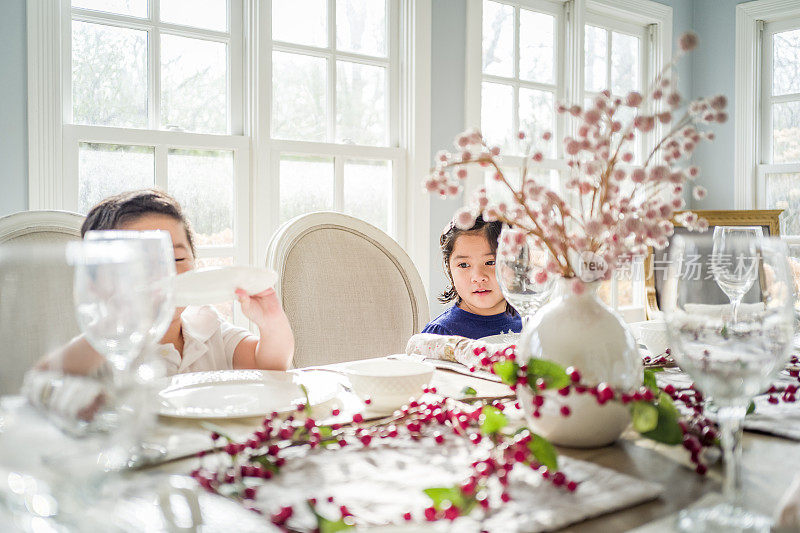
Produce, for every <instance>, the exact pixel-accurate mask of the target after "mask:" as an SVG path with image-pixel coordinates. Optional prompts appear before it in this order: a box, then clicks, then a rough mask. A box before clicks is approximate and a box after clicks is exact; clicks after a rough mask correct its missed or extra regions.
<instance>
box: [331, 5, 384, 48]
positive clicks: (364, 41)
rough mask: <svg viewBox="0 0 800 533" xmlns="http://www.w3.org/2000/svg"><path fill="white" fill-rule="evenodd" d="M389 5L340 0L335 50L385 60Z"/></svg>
mask: <svg viewBox="0 0 800 533" xmlns="http://www.w3.org/2000/svg"><path fill="white" fill-rule="evenodd" d="M386 28H387V25H386V2H385V1H380V0H338V1H337V2H336V48H338V49H339V50H345V51H347V52H357V53H359V54H368V55H374V56H383V57H386V55H387V50H386V41H387V39H386V36H387V34H386Z"/></svg>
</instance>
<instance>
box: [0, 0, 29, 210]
mask: <svg viewBox="0 0 800 533" xmlns="http://www.w3.org/2000/svg"><path fill="white" fill-rule="evenodd" d="M26 81H27V63H26V31H25V0H3V3H2V12H1V13H0V216H3V215H7V214H9V213H14V212H15V211H22V210H23V209H26V208H27V206H28V115H27V109H26V108H27V101H28V99H27V90H28V89H27V83H26Z"/></svg>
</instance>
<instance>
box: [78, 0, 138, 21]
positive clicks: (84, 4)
mask: <svg viewBox="0 0 800 533" xmlns="http://www.w3.org/2000/svg"><path fill="white" fill-rule="evenodd" d="M72 7H80V8H83V9H91V10H93V11H103V12H104V13H116V14H118V15H130V16H131V17H141V18H147V0H72Z"/></svg>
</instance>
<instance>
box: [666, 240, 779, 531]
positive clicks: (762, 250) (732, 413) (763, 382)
mask: <svg viewBox="0 0 800 533" xmlns="http://www.w3.org/2000/svg"><path fill="white" fill-rule="evenodd" d="M708 240H709V238H708V237H707V236H679V237H676V238H675V239H674V241H673V243H672V244H671V246H670V249H671V254H670V263H669V265H668V268H667V273H666V277H665V283H664V287H663V291H662V300H663V305H664V315H665V319H666V322H667V331H668V335H669V337H670V341H671V344H672V346H673V347H674V348H675V351H674V355H675V358H676V361H677V363H678V364H679V365H680V367H681V368H682V369H683V370H684V371H686V372H687V373H688V374H689V376H691V377H692V379H693V380H694V381H695V383H696V385H697V387H698V389H699V390H700V391H701V392H702V393H703V394H704V395H706V397H711V399H713V402H714V404H715V406H716V407H717V415H716V416H717V418H718V422H719V426H720V436H721V442H722V449H723V454H724V460H725V481H724V485H723V492H724V498H725V501H724V503H722V504H719V505H716V506H713V507H709V508H700V509H689V510H685V511H683V512H682V513H681V515H680V517H679V519H678V525H679V527H680V528H681V529H682V530H684V531H768V530H769V524H770V520H769V519H768V518H767V517H763V516H761V515H758V514H755V513H753V512H751V511H749V510H747V509H745V508H744V507H743V506H742V501H741V488H742V487H741V485H742V482H741V464H740V463H741V454H742V449H741V443H740V440H741V435H742V422H743V420H744V417H745V414H746V412H747V406H748V404H749V402H750V400H751V399H752V397H753V396H755V395H756V394H759V393H761V392H763V391H764V390H765V389H766V388H767V387H768V386H769V384H770V382H771V381H772V379H773V378H774V377H775V376H776V375H777V374H778V372H780V370H781V369H782V368H783V367H784V364H785V362H786V359H787V357H788V355H789V348H790V346H791V343H792V335H793V327H792V326H793V299H794V298H793V286H792V279H791V276H790V271H789V264H788V261H787V256H786V254H787V249H786V245H785V244H784V243H783V242H781V241H780V240H779V239H776V238H763V237H759V236H757V235H756V234H750V235H749V236H743V237H741V238H740V239H738V244H737V248H736V250H737V252H738V253H741V254H747V255H749V257H750V258H751V260H752V261H753V262H754V263H755V265H756V272H757V278H758V279H759V285H758V286H759V287H760V302H759V305H755V306H752V307H748V310H747V312H742V313H740V316H738V319H737V320H735V321H733V322H730V321H727V320H725V318H723V317H722V316H721V314H720V313H719V312H718V311H715V308H717V309H718V307H717V306H714V305H707V304H709V303H711V298H713V294H709V293H708V292H705V291H703V290H701V287H702V283H703V282H702V279H701V278H702V276H701V272H702V270H701V269H698V268H697V266H698V265H696V263H697V261H698V260H699V261H700V262H703V261H709V262H710V261H711V258H708V257H707V256H703V255H702V250H708V247H709V245H710V244H711V243H709V242H708ZM699 266H703V265H699ZM750 284H752V281H751V282H750ZM739 290H741V289H739ZM702 304H706V305H702Z"/></svg>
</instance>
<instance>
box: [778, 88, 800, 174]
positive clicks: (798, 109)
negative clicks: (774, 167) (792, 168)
mask: <svg viewBox="0 0 800 533" xmlns="http://www.w3.org/2000/svg"><path fill="white" fill-rule="evenodd" d="M792 161H800V102H786V103H783V104H772V162H773V163H789V162H792Z"/></svg>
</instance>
